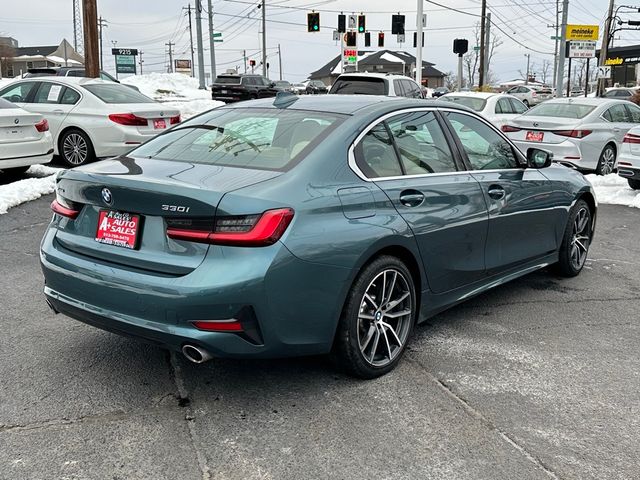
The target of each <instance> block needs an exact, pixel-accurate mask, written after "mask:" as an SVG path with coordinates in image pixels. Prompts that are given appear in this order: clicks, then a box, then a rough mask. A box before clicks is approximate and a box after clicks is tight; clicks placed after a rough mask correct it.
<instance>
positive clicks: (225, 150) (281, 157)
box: [130, 108, 345, 171]
mask: <svg viewBox="0 0 640 480" xmlns="http://www.w3.org/2000/svg"><path fill="white" fill-rule="evenodd" d="M344 118H345V116H343V115H339V114H326V113H322V112H312V111H303V110H286V109H247V108H242V109H240V108H237V109H236V108H227V109H225V108H223V109H216V110H212V111H211V112H208V113H206V114H204V115H200V116H198V117H196V118H193V119H192V120H189V121H187V122H185V123H183V124H181V125H180V126H179V127H177V128H174V129H173V130H171V131H169V132H167V133H166V134H164V135H160V136H158V137H156V138H154V139H152V140H149V141H148V142H147V143H145V144H144V145H142V146H141V147H138V148H137V149H135V150H134V151H132V152H131V153H130V155H131V156H133V157H145V158H155V159H160V160H172V161H179V162H186V163H203V164H209V165H224V166H230V167H239V168H256V169H263V170H274V171H286V170H289V169H290V168H292V167H293V165H295V164H296V163H297V162H298V161H299V159H301V158H303V157H304V155H305V154H306V153H307V152H308V151H311V150H312V149H313V148H315V146H316V145H317V144H318V143H320V141H321V140H322V139H323V138H325V137H326V135H327V134H328V133H329V132H330V131H331V130H333V129H334V128H335V127H336V126H338V125H339V124H340V123H342V121H343V119H344Z"/></svg>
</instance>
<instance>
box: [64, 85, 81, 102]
mask: <svg viewBox="0 0 640 480" xmlns="http://www.w3.org/2000/svg"><path fill="white" fill-rule="evenodd" d="M78 100H80V94H79V93H78V92H76V91H75V90H73V89H71V88H69V87H65V89H64V92H62V98H61V99H60V103H61V104H63V105H75V104H76V103H78Z"/></svg>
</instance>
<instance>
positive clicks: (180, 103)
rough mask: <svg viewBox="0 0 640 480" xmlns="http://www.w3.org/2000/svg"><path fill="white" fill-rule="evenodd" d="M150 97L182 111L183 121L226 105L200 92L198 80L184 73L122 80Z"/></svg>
mask: <svg viewBox="0 0 640 480" xmlns="http://www.w3.org/2000/svg"><path fill="white" fill-rule="evenodd" d="M122 83H126V84H128V85H134V86H136V87H138V88H139V89H140V91H141V92H142V93H144V94H145V95H147V96H148V97H151V98H153V99H154V100H157V101H158V102H162V103H163V104H165V105H167V106H170V107H174V108H177V109H178V110H180V114H181V115H182V118H183V120H185V119H187V118H190V117H192V116H194V115H197V114H199V113H202V112H206V111H207V110H211V109H212V108H216V107H219V106H220V105H224V104H223V103H222V102H216V101H213V100H211V92H210V91H209V90H200V89H199V88H198V80H197V79H196V78H193V77H190V76H188V75H183V74H182V73H147V74H144V75H132V76H130V77H126V78H124V79H122Z"/></svg>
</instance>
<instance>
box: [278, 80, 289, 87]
mask: <svg viewBox="0 0 640 480" xmlns="http://www.w3.org/2000/svg"><path fill="white" fill-rule="evenodd" d="M290 86H291V84H290V83H289V82H287V81H286V80H278V81H277V82H276V87H290Z"/></svg>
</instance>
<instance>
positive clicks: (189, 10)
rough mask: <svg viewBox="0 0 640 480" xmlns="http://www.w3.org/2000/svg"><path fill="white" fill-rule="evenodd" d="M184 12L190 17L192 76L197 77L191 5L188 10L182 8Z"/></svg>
mask: <svg viewBox="0 0 640 480" xmlns="http://www.w3.org/2000/svg"><path fill="white" fill-rule="evenodd" d="M182 9H183V10H186V11H187V15H189V45H191V76H192V77H195V76H196V70H195V68H196V61H195V58H194V55H193V29H192V25H191V4H189V5H188V6H187V8H184V7H182Z"/></svg>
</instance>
